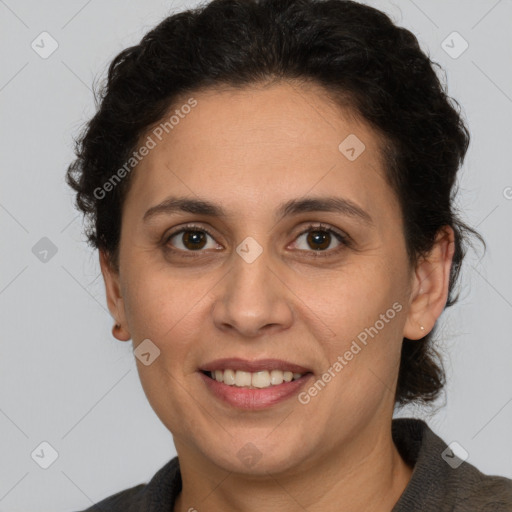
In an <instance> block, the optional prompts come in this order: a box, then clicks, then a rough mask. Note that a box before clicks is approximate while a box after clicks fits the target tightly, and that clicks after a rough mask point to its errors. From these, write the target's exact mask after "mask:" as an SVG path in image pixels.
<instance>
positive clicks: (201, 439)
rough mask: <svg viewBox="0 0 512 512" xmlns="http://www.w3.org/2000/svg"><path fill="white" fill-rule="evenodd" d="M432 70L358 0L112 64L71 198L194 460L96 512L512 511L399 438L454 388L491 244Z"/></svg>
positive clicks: (179, 21) (240, 0) (472, 478)
mask: <svg viewBox="0 0 512 512" xmlns="http://www.w3.org/2000/svg"><path fill="white" fill-rule="evenodd" d="M432 66H433V63H432V62H431V61H430V60H429V58H428V57H427V56H426V55H425V54H424V53H423V52H422V51H421V50H420V48H419V45H418V42H417V40H416V38H415V37H414V36H413V35H412V34H411V33H410V32H409V31H407V30H405V29H403V28H399V27H397V26H395V25H394V24H393V23H392V21H391V20H390V19H389V18H388V17H387V16H386V15H385V14H383V13H381V12H380V11H377V10H375V9H373V8H371V7H368V6H364V5H361V4H358V3H356V2H351V1H342V0H326V1H314V0H298V1H297V0H262V1H252V0H251V1H247V0H213V1H212V2H211V3H209V4H208V5H206V6H204V7H202V8H198V9H194V10H189V11H186V12H182V13H179V14H176V15H173V16H170V17H169V18H167V19H165V20H164V21H163V22H162V23H160V24H159V25H158V26H157V27H156V28H155V29H153V30H152V31H151V32H149V33H148V34H147V35H146V36H145V37H144V38H143V40H142V41H141V43H140V44H139V45H137V46H134V47H131V48H128V49H126V50H124V51H123V52H122V53H121V54H119V55H118V56H117V57H116V58H115V60H114V61H113V62H112V64H111V66H110V69H109V75H108V83H107V85H106V89H105V91H104V94H103V96H102V99H101V102H100V105H99V110H98V112H97V114H96V115H95V116H94V118H93V119H92V120H91V122H90V123H89V125H88V126H87V129H86V131H85V132H84V134H83V137H82V138H81V140H80V141H79V144H78V147H77V159H76V161H75V162H74V163H73V164H72V165H71V166H70V168H69V170H68V175H67V176H68V183H69V184H70V185H71V186H72V187H73V189H74V190H75V191H76V192H77V206H78V207H79V208H80V209H81V210H82V211H83V212H84V213H85V214H86V215H87V218H88V220H89V225H88V229H87V234H88V237H89V240H90V242H91V244H92V245H93V246H94V247H95V248H97V249H98V250H99V256H100V264H101V269H102V273H103V277H104V280H105V286H106V294H107V302H108V307H109V310H110V312H111V314H112V316H113V317H114V319H115V326H114V329H113V335H114V336H115V337H116V338H117V339H119V340H122V341H128V340H130V339H131V340H133V348H134V354H135V356H136V362H137V368H138V372H139V376H140V379H141V382H142V385H143V388H144V391H145V394H146V396H147V398H148V400H149V402H150V404H151V406H152V407H153V409H154V411H155V412H156V414H157V415H158V417H159V418H160V420H161V421H162V422H163V424H164V425H165V426H166V427H167V428H168V429H169V431H170V432H171V433H172V435H173V439H174V444H175V447H176V451H177V454H178V456H177V457H176V458H174V459H172V460H171V461H169V463H168V464H166V465H165V466H164V467H162V468H161V470H160V471H159V472H158V473H157V474H156V475H154V476H153V478H152V479H151V480H150V481H149V483H148V484H140V485H138V486H136V487H133V488H130V489H126V490H124V491H121V492H119V493H117V494H115V495H113V496H110V497H108V498H105V499H104V500H103V501H101V503H98V504H97V505H95V506H93V507H91V508H89V509H87V510H90V511H92V510H109V511H114V510H119V511H121V510H122V511H127V510H137V511H139V510H140V511H152V512H156V511H170V510H173V511H175V512H184V511H189V512H191V511H195V510H196V511H199V512H202V511H209V512H214V511H220V510H243V511H253V510H258V511H259V510H279V511H281V512H282V511H296V510H308V511H320V510H322V511H331V510H332V511H334V510H336V511H343V512H349V511H350V512H353V511H363V510H364V511H375V512H389V511H393V512H405V511H407V512H410V511H423V512H425V511H431V510H436V511H444V510H446V511H448V510H450V511H469V510H471V511H475V510H489V511H490V510H493V511H505V510H512V480H509V479H506V478H504V477H498V476H488V475H483V474H482V473H481V472H479V471H478V469H477V468H475V467H474V466H472V465H470V464H469V463H467V462H465V461H463V460H462V459H461V458H459V457H457V456H456V455H455V454H454V452H453V450H452V449H451V447H448V446H447V445H446V444H445V443H444V441H442V440H441V439H440V438H439V437H438V436H437V435H436V434H434V432H433V431H432V430H431V429H430V428H429V427H428V426H427V424H426V423H425V422H423V421H421V420H419V419H413V418H407V419H394V420H393V419H392V416H393V411H394V409H395V406H401V405H404V404H407V403H412V402H419V403H421V402H423V403H428V402H431V401H433V400H434V399H435V398H436V397H437V396H438V395H439V393H440V391H441V389H442V387H443V384H444V374H443V371H442V366H441V363H440V361H439V360H438V359H437V357H436V353H435V351H434V350H433V348H432V336H433V333H434V330H435V327H436V321H437V319H438V318H439V316H440V315H441V313H442V312H443V310H444V308H445V307H448V306H450V305H452V304H453V303H454V302H455V300H456V299H455V298H454V297H453V291H454V285H455V283H456V281H457V277H458V274H459V269H460V265H461V262H462V260H463V257H464V252H465V247H466V245H465V243H466V241H467V239H468V237H469V235H475V236H477V237H479V235H478V233H477V232H476V231H474V230H473V229H471V228H470V227H468V226H466V225H465V224H464V223H463V222H461V221H460V219H459V218H458V217H457V216H456V215H455V213H454V207H453V195H454V194H453V192H454V190H453V188H454V183H455V179H456V174H457V170H458V168H459V167H460V165H461V164H462V162H463V159H464V156H465V153H466V150H467V148H468V144H469V133H468V130H467V128H466V127H465V125H464V123H463V121H462V120H461V118H460V116H459V113H458V111H457V110H456V108H455V107H454V105H453V104H452V103H451V101H450V98H449V97H448V96H447V95H446V93H445V90H444V89H443V86H442V85H441V84H440V82H439V80H438V78H437V76H436V74H435V72H434V70H433V67H432ZM455 103H456V102H455Z"/></svg>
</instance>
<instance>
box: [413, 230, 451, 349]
mask: <svg viewBox="0 0 512 512" xmlns="http://www.w3.org/2000/svg"><path fill="white" fill-rule="evenodd" d="M454 251H455V233H454V231H453V228H452V227H451V226H444V227H443V228H441V229H440V230H439V232H438V234H437V237H436V241H435V243H434V246H433V248H432V250H431V251H430V252H429V254H428V255H427V256H425V257H423V258H421V260H420V261H419V262H418V265H417V267H416V269H415V272H414V274H413V280H414V282H413V286H412V290H413V291H412V292H411V293H412V294H413V296H412V297H411V303H410V308H409V312H408V316H407V320H406V323H405V326H404V337H405V338H408V339H411V340H418V339H421V338H423V337H424V336H425V335H426V334H428V333H429V332H430V331H431V330H432V329H433V328H434V325H435V323H436V321H437V319H438V318H439V316H440V315H441V313H442V312H443V310H444V307H445V305H446V301H447V299H448V291H449V290H448V288H449V282H450V270H451V265H452V260H453V254H454ZM422 327H423V328H422Z"/></svg>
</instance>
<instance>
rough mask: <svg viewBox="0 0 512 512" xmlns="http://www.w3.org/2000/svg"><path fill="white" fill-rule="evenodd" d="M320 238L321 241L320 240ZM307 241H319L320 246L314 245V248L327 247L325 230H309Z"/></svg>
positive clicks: (315, 242)
mask: <svg viewBox="0 0 512 512" xmlns="http://www.w3.org/2000/svg"><path fill="white" fill-rule="evenodd" d="M322 239H323V243H322V241H321V240H322ZM319 240H320V241H319ZM326 240H327V242H326ZM308 242H312V243H313V244H318V243H320V244H321V247H315V249H316V250H318V249H325V248H326V247H329V241H328V235H327V233H326V232H325V231H311V233H310V236H309V237H308Z"/></svg>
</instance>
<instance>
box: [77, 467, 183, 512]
mask: <svg viewBox="0 0 512 512" xmlns="http://www.w3.org/2000/svg"><path fill="white" fill-rule="evenodd" d="M180 491H181V475H180V471H179V461H178V457H174V458H173V459H171V460H170V461H169V462H167V463H166V464H165V465H164V466H163V467H162V468H160V469H159V470H158V471H157V473H155V475H154V476H153V477H152V478H151V480H150V481H149V482H148V483H144V484H143V483H141V484H138V485H135V486H134V487H130V488H128V489H124V490H122V491H119V492H117V493H115V494H112V495H111V496H108V497H106V498H104V499H102V500H101V501H100V502H98V503H95V504H94V505H92V506H91V507H89V508H87V509H85V510H82V511H81V512H142V511H144V512H146V511H147V512H159V511H160V510H161V511H166V512H167V511H168V510H172V507H173V505H174V501H175V499H176V497H177V496H178V494H179V492H180Z"/></svg>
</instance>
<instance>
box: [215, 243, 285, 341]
mask: <svg viewBox="0 0 512 512" xmlns="http://www.w3.org/2000/svg"><path fill="white" fill-rule="evenodd" d="M276 267H277V265H276V264H275V261H274V264H273V262H272V261H271V258H269V257H268V251H265V250H263V252H262V253H261V254H259V256H257V257H256V258H255V259H254V260H253V261H251V258H247V259H245V258H244V257H242V256H240V255H239V254H238V253H234V254H233V263H232V267H231V268H230V269H229V271H228V272H227V274H226V276H225V277H224V279H222V281H221V282H220V283H219V286H218V288H217V293H218V295H217V298H216V300H215V303H214V306H213V310H212V314H213V322H214V324H215V326H216V327H217V328H218V329H220V330H222V331H225V332H229V331H233V332H236V334H238V336H239V337H246V338H255V337H258V336H261V335H262V334H268V333H270V332H274V331H275V332H278V331H280V330H285V329H287V328H289V327H290V326H291V325H292V322H293V318H294V311H293V307H292V298H293V293H292V292H291V290H290V288H289V287H288V286H287V284H286V282H285V281H284V279H283V278H282V277H280V276H279V275H278V270H277V269H276Z"/></svg>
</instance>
